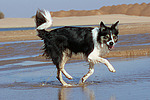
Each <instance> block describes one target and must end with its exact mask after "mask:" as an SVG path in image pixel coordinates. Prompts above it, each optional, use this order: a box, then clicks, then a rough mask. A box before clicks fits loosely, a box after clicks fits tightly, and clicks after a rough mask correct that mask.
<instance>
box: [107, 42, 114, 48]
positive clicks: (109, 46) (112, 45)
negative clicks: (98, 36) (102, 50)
mask: <svg viewBox="0 0 150 100" xmlns="http://www.w3.org/2000/svg"><path fill="white" fill-rule="evenodd" d="M112 48H114V43H113V42H110V43H109V45H108V49H109V50H111V49H112Z"/></svg>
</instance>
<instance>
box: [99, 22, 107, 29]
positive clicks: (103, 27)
mask: <svg viewBox="0 0 150 100" xmlns="http://www.w3.org/2000/svg"><path fill="white" fill-rule="evenodd" d="M105 28H106V26H105V25H104V23H103V22H102V21H101V23H100V30H101V31H103V30H104V29H105Z"/></svg>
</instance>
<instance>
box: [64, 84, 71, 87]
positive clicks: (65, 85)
mask: <svg viewBox="0 0 150 100" xmlns="http://www.w3.org/2000/svg"><path fill="white" fill-rule="evenodd" d="M63 86H64V87H71V86H72V85H71V84H63Z"/></svg>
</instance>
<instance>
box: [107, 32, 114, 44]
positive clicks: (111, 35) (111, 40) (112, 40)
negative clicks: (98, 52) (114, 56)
mask: <svg viewBox="0 0 150 100" xmlns="http://www.w3.org/2000/svg"><path fill="white" fill-rule="evenodd" d="M110 37H111V39H110V41H108V42H107V45H110V43H111V42H112V43H113V45H115V41H114V38H113V34H112V31H111V30H110Z"/></svg>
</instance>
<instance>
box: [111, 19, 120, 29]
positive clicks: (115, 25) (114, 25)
mask: <svg viewBox="0 0 150 100" xmlns="http://www.w3.org/2000/svg"><path fill="white" fill-rule="evenodd" d="M118 23H119V21H117V22H116V23H115V24H113V25H112V26H111V28H113V29H118Z"/></svg>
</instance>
